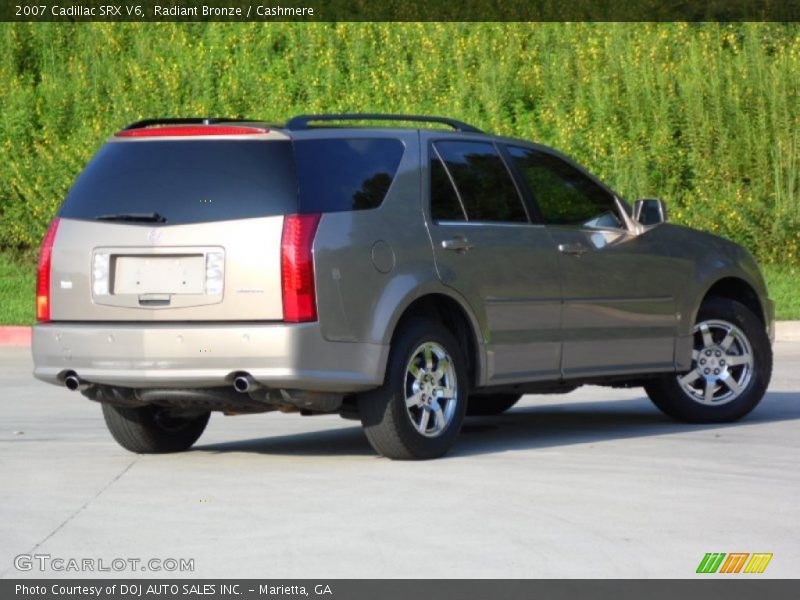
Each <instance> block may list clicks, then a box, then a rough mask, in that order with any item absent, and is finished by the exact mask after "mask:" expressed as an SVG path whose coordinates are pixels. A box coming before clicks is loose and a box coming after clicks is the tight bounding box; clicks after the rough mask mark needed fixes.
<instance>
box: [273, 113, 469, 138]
mask: <svg viewBox="0 0 800 600" xmlns="http://www.w3.org/2000/svg"><path fill="white" fill-rule="evenodd" d="M313 121H416V122H418V123H441V124H442V125H449V126H450V127H452V128H453V129H455V130H456V131H465V132H469V133H483V132H482V131H481V130H480V129H478V128H477V127H473V126H472V125H468V124H467V123H462V122H461V121H456V120H455V119H448V118H445V117H430V116H426V115H392V114H380V113H364V114H359V113H345V114H324V115H299V116H297V117H293V118H291V119H289V121H287V123H286V129H290V130H299V129H311V128H312V127H311V126H309V123H311V122H313Z"/></svg>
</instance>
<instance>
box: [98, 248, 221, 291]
mask: <svg viewBox="0 0 800 600" xmlns="http://www.w3.org/2000/svg"><path fill="white" fill-rule="evenodd" d="M205 285H206V260H205V256H203V255H202V254H191V255H181V256H117V257H116V260H115V261H114V292H113V293H114V294H203V293H204V292H205Z"/></svg>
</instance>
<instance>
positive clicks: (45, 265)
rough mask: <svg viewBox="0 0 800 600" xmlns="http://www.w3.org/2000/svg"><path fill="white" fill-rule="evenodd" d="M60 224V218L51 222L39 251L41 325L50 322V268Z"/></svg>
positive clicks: (37, 312) (37, 294) (37, 274)
mask: <svg viewBox="0 0 800 600" xmlns="http://www.w3.org/2000/svg"><path fill="white" fill-rule="evenodd" d="M58 223H59V219H58V217H56V218H55V219H53V220H52V221H51V222H50V227H48V228H47V233H45V234H44V239H43V240H42V247H41V248H40V249H39V264H38V266H37V268H36V320H37V321H39V322H40V323H44V322H45V321H49V320H50V267H51V263H52V260H51V259H52V257H53V242H54V241H55V239H56V231H58Z"/></svg>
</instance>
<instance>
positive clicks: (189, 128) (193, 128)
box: [116, 125, 269, 137]
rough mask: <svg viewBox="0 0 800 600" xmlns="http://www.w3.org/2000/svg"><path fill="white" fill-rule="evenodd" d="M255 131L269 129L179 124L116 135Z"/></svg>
mask: <svg viewBox="0 0 800 600" xmlns="http://www.w3.org/2000/svg"><path fill="white" fill-rule="evenodd" d="M257 133H269V129H264V128H262V127H241V126H231V125H180V126H175V127H149V128H144V129H124V130H123V131H120V132H118V133H117V134H116V137H167V136H169V137H183V136H191V135H253V134H257Z"/></svg>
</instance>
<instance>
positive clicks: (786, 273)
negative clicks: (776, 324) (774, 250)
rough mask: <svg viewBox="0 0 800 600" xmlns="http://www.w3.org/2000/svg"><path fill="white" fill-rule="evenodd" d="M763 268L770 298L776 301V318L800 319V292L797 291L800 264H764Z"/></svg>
mask: <svg viewBox="0 0 800 600" xmlns="http://www.w3.org/2000/svg"><path fill="white" fill-rule="evenodd" d="M763 268H764V279H766V281H767V287H768V288H769V295H770V298H772V300H773V302H775V318H777V319H778V320H800V294H798V293H797V289H798V285H797V281H798V279H800V266H797V265H764V267H763Z"/></svg>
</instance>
